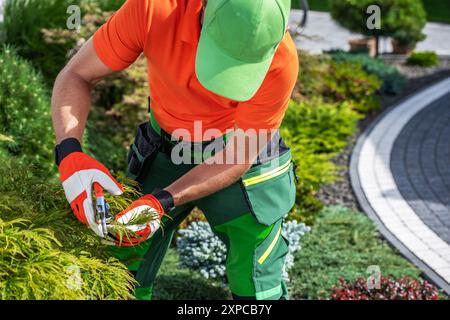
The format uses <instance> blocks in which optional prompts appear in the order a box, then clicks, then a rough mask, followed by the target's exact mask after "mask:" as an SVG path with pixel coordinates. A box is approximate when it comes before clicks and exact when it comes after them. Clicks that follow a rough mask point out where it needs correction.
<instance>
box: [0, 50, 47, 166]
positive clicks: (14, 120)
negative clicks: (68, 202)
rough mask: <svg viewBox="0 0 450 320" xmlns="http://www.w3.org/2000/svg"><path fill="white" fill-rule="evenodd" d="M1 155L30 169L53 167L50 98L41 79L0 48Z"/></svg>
mask: <svg viewBox="0 0 450 320" xmlns="http://www.w3.org/2000/svg"><path fill="white" fill-rule="evenodd" d="M0 130H1V131H0V134H2V135H3V136H5V137H9V139H1V140H0V152H2V153H7V154H9V155H12V156H16V159H17V160H18V161H22V162H24V163H26V164H27V165H30V166H35V167H37V168H40V169H45V170H47V171H50V170H51V169H52V168H53V146H54V138H53V133H52V123H51V115H50V98H49V93H48V91H47V90H46V89H45V86H44V84H43V79H42V76H41V75H40V74H38V73H37V72H35V71H34V70H33V68H32V66H31V65H30V64H29V63H28V62H26V61H24V60H23V59H21V58H19V57H18V56H17V54H16V52H15V50H14V49H12V48H9V47H0Z"/></svg>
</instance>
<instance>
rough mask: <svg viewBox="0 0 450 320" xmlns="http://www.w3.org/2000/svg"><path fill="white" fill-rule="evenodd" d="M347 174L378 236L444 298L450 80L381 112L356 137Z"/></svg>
mask: <svg viewBox="0 0 450 320" xmlns="http://www.w3.org/2000/svg"><path fill="white" fill-rule="evenodd" d="M350 176H351V182H352V187H353V190H354V191H355V195H356V197H357V199H358V201H359V203H360V205H361V207H362V209H363V210H364V211H365V212H366V213H367V214H368V215H369V216H370V217H371V218H372V219H373V220H374V221H375V222H376V223H377V225H378V227H379V229H380V231H381V233H382V234H383V236H384V237H385V238H386V239H387V240H388V241H389V242H390V243H391V244H393V245H394V246H395V247H396V248H397V249H399V251H400V252H401V253H402V254H403V255H404V256H405V257H407V258H408V259H409V260H411V261H412V262H413V263H414V264H416V265H417V266H418V267H419V268H421V269H422V270H423V271H424V273H425V274H426V275H427V276H428V277H429V278H430V279H431V280H432V281H434V282H435V283H436V284H437V285H438V286H440V287H441V288H442V289H444V290H445V291H446V292H447V294H450V78H447V79H445V80H442V81H441V82H439V83H437V84H434V85H432V86H430V87H428V88H426V89H424V90H422V91H420V92H417V93H416V94H414V95H412V96H410V97H409V98H407V99H405V100H404V101H402V102H401V103H399V104H398V105H396V106H393V107H392V108H390V109H389V110H387V111H386V112H385V113H383V114H382V115H381V116H380V117H379V118H378V119H377V120H376V121H375V122H374V123H373V124H372V125H371V126H370V127H369V128H368V129H367V130H366V132H364V133H363V134H362V135H361V137H360V138H359V139H358V142H357V144H356V147H355V149H354V151H353V155H352V159H351V164H350Z"/></svg>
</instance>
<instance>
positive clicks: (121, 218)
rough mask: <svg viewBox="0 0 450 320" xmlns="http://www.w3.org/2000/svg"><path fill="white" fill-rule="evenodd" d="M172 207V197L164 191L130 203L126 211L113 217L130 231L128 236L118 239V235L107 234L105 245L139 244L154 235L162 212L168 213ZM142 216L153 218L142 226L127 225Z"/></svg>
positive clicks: (128, 245) (159, 223)
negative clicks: (108, 239) (107, 239)
mask: <svg viewBox="0 0 450 320" xmlns="http://www.w3.org/2000/svg"><path fill="white" fill-rule="evenodd" d="M172 207H173V198H172V195H171V194H170V193H169V192H167V191H165V190H161V191H159V192H156V193H154V194H148V195H145V196H143V197H141V198H139V199H138V200H136V201H134V202H132V203H131V205H130V206H129V207H128V208H127V209H125V210H123V211H122V212H120V213H119V214H117V215H116V216H115V217H114V219H115V220H116V221H117V222H119V223H122V224H125V225H127V228H128V229H129V230H130V231H132V232H131V233H130V235H127V236H122V237H121V238H120V237H119V236H118V235H115V234H113V233H112V232H109V234H108V235H109V238H110V241H109V242H106V243H107V244H111V245H116V246H124V247H130V246H136V245H138V244H140V243H141V242H143V241H145V240H147V239H149V238H150V237H151V236H153V235H154V234H155V232H156V231H157V230H158V229H159V228H160V226H161V219H162V217H163V215H164V212H169V211H170V210H171V208H172ZM142 214H147V215H148V214H150V215H152V216H153V217H152V219H151V221H149V222H147V223H144V224H132V225H128V224H129V223H130V221H132V220H134V219H136V218H138V217H139V216H140V215H142Z"/></svg>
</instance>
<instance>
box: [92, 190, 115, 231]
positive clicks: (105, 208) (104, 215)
mask: <svg viewBox="0 0 450 320" xmlns="http://www.w3.org/2000/svg"><path fill="white" fill-rule="evenodd" d="M94 190H95V198H96V204H95V209H96V216H95V218H96V220H97V223H98V224H100V225H101V228H102V233H103V237H104V238H106V237H107V236H108V228H107V225H106V224H107V222H108V221H109V220H111V218H112V215H111V214H110V213H109V204H108V203H107V202H106V200H105V195H104V194H103V188H102V187H101V186H100V185H99V184H98V183H95V184H94Z"/></svg>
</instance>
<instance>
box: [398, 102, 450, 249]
mask: <svg viewBox="0 0 450 320" xmlns="http://www.w3.org/2000/svg"><path fill="white" fill-rule="evenodd" d="M391 171H392V174H393V175H394V179H395V182H396V184H397V187H398V189H399V191H400V193H401V195H402V196H403V198H404V199H405V200H406V201H407V202H408V204H409V205H410V206H411V208H413V209H414V211H415V212H416V214H417V215H418V216H419V217H420V219H421V220H422V221H423V222H424V223H425V224H426V225H427V226H428V227H429V228H430V229H431V230H433V231H434V232H435V233H436V234H438V235H439V236H440V237H441V239H442V240H444V241H446V242H447V243H448V244H450V94H447V95H445V96H444V97H442V98H440V99H439V100H437V101H435V102H434V103H432V104H431V105H429V106H428V107H427V108H425V109H423V110H422V111H421V112H419V113H418V114H417V115H415V116H414V117H413V118H412V119H411V120H410V121H409V123H408V124H407V125H406V126H405V127H404V128H403V130H402V132H401V133H400V135H399V136H398V138H397V140H396V141H395V143H394V147H393V149H392V154H391Z"/></svg>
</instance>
